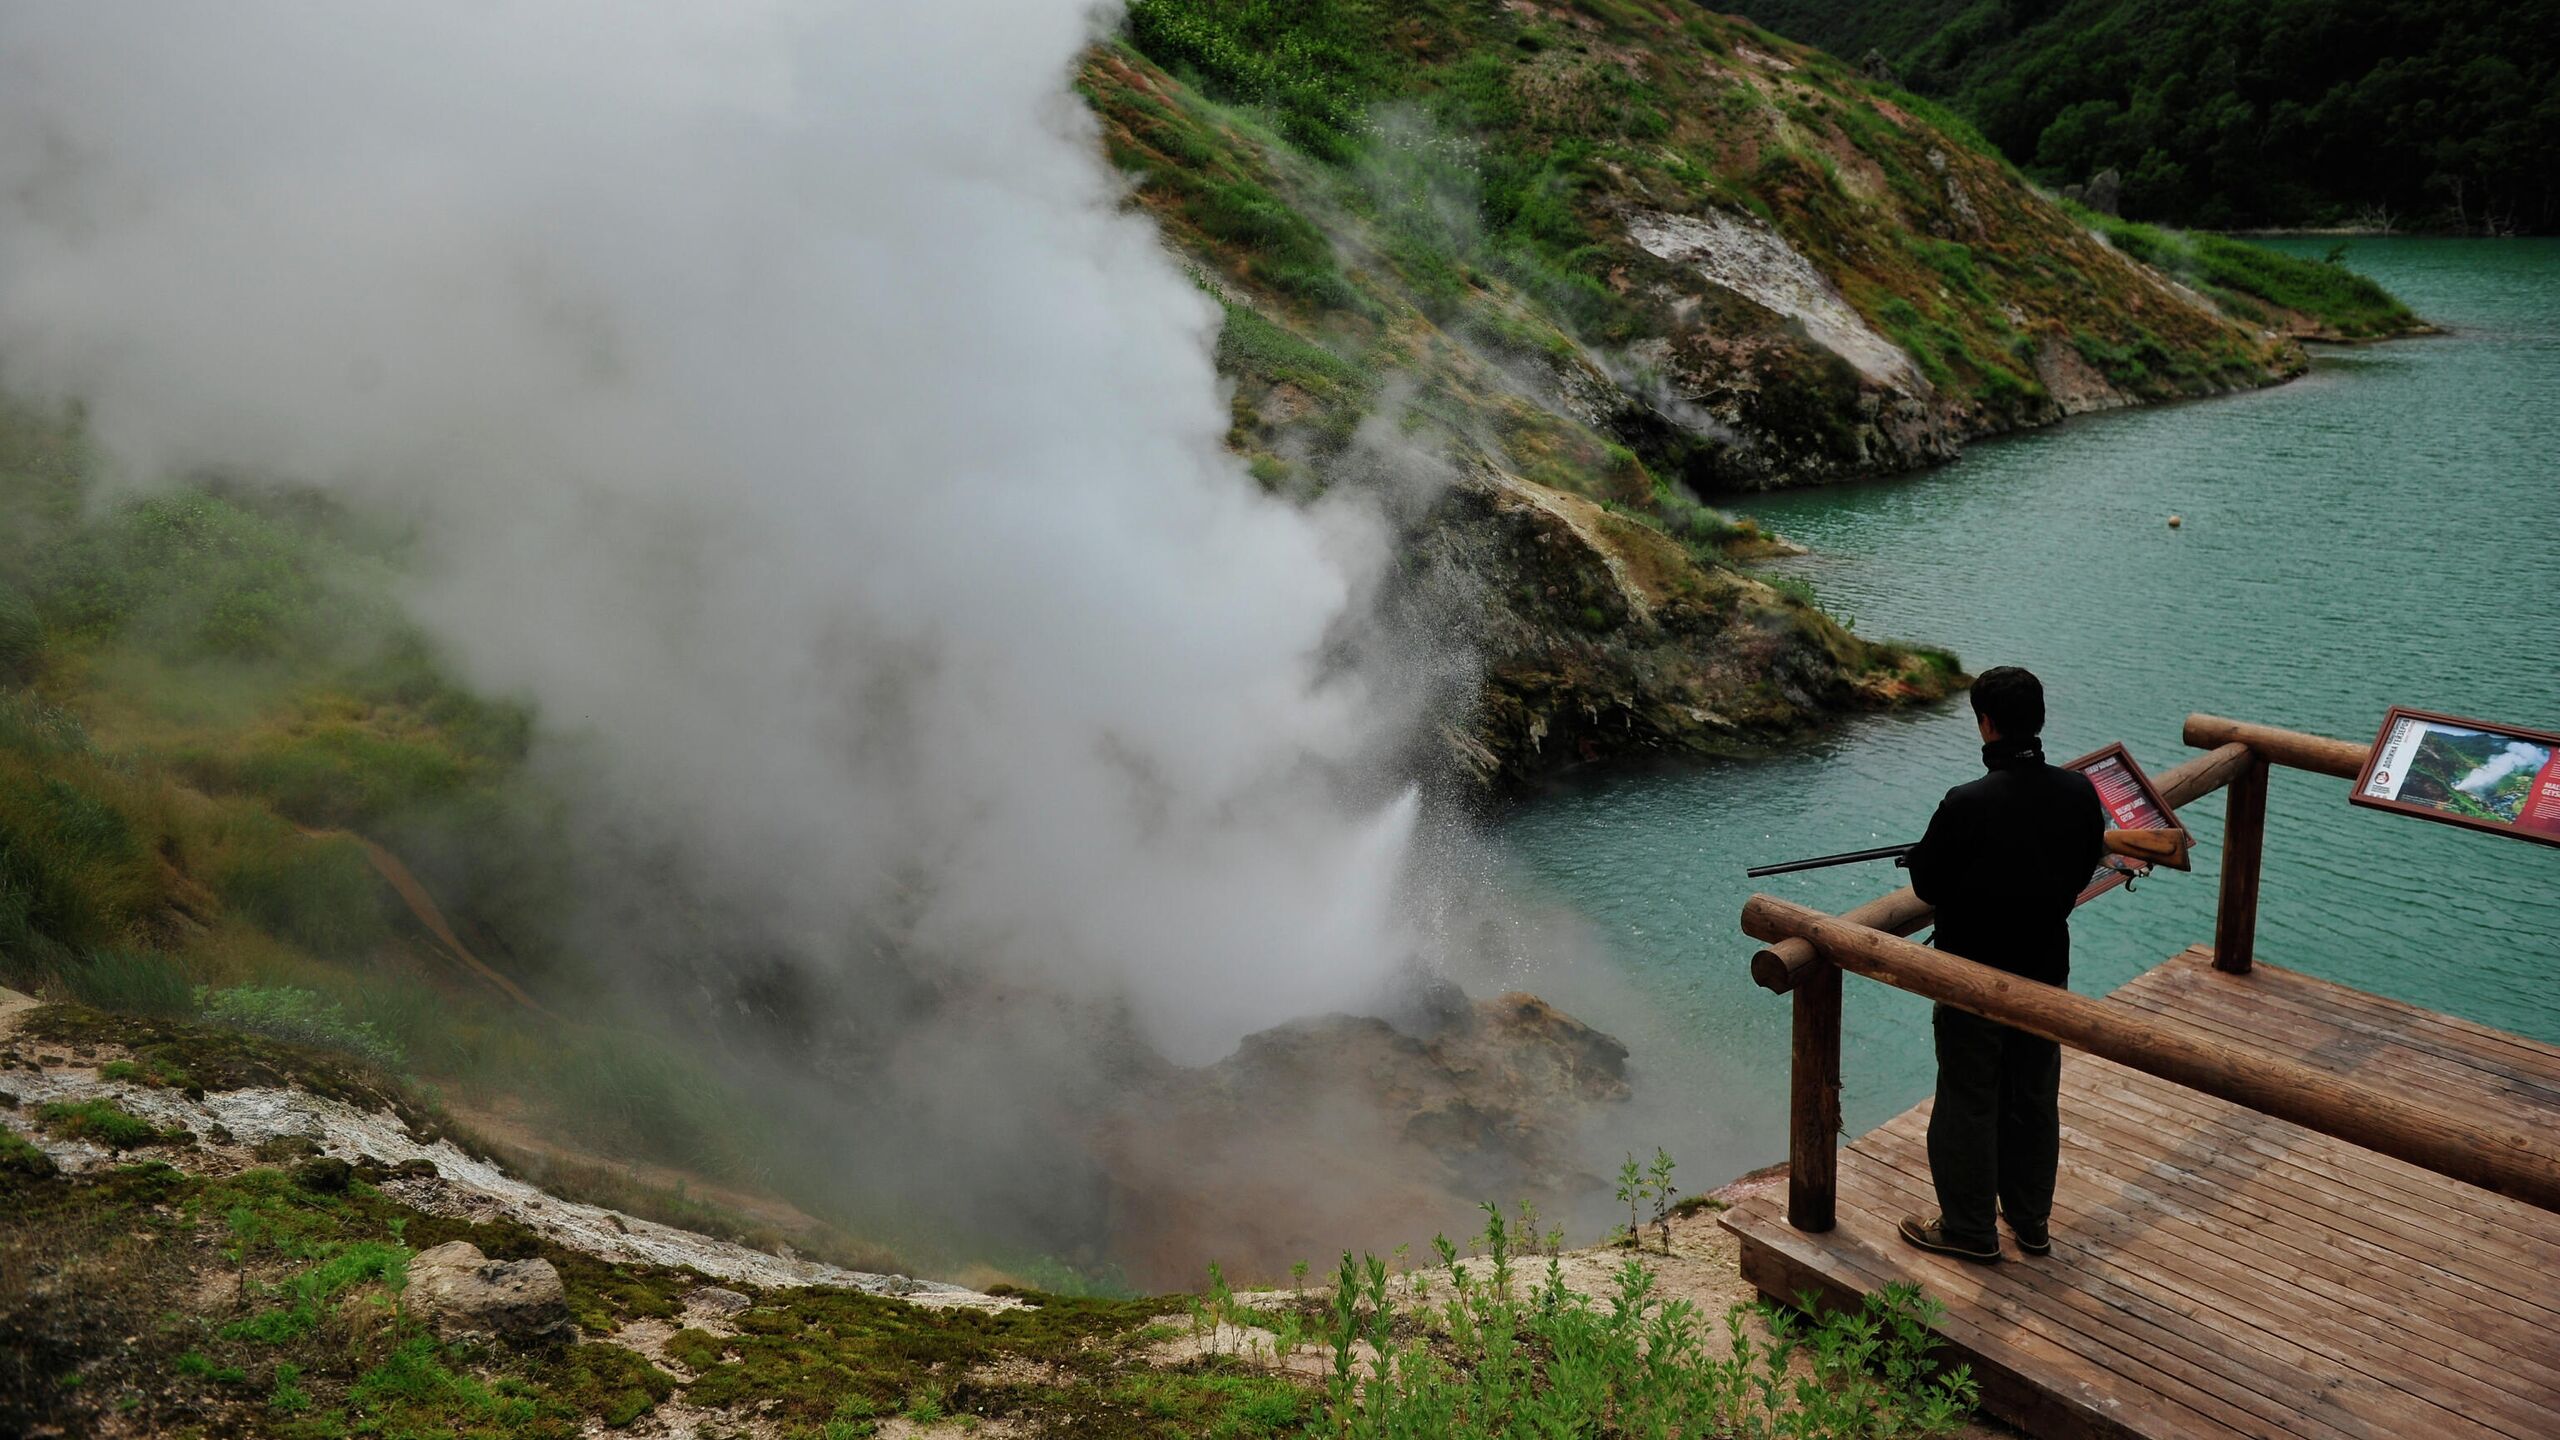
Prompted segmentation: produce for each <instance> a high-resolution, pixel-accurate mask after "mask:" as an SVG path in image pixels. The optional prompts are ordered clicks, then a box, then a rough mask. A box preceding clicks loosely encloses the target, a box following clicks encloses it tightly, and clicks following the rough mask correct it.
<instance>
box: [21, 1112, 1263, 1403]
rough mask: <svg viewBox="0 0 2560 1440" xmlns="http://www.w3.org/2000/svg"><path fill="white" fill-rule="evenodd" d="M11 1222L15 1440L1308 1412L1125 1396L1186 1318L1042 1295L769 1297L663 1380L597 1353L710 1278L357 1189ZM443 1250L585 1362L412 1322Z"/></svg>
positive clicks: (1176, 1372)
mask: <svg viewBox="0 0 2560 1440" xmlns="http://www.w3.org/2000/svg"><path fill="white" fill-rule="evenodd" d="M314 1175H316V1176H317V1177H319V1181H320V1183H315V1182H314V1178H312V1177H313V1176H314ZM332 1178H334V1179H335V1180H336V1182H337V1183H336V1184H335V1185H331V1184H329V1183H327V1181H328V1180H329V1179H332ZM0 1213H5V1216H6V1218H5V1219H0V1306H6V1307H8V1309H9V1312H10V1313H6V1314H0V1330H5V1331H6V1333H8V1334H9V1335H10V1336H11V1337H12V1341H13V1344H12V1345H11V1347H9V1349H8V1351H7V1352H6V1357H5V1358H0V1429H6V1430H7V1431H8V1432H9V1433H12V1434H19V1433H27V1432H29V1431H31V1430H34V1429H36V1428H37V1427H42V1426H62V1427H64V1429H65V1431H66V1432H67V1433H74V1434H78V1433H89V1432H90V1431H91V1430H92V1429H94V1427H95V1426H96V1425H97V1424H99V1423H101V1421H102V1419H103V1418H104V1417H108V1416H112V1417H115V1418H116V1421H117V1422H118V1423H120V1424H122V1425H124V1426H126V1427H127V1428H129V1429H131V1430H133V1431H134V1432H135V1433H149V1434H155V1435H170V1436H194V1435H201V1436H217V1435H244V1434H255V1435H274V1436H280V1437H290V1440H336V1437H341V1436H358V1435H362V1436H385V1437H426V1436H471V1437H480V1436H488V1437H497V1436H532V1437H541V1436H560V1437H565V1436H571V1435H577V1434H580V1433H587V1432H588V1431H589V1428H590V1427H591V1426H597V1425H600V1426H602V1427H605V1428H620V1427H625V1426H629V1425H631V1424H632V1423H633V1422H635V1421H637V1420H639V1419H641V1418H642V1417H643V1416H645V1415H647V1414H648V1413H649V1412H651V1411H652V1410H653V1409H655V1408H656V1407H658V1406H659V1405H661V1404H663V1403H666V1402H668V1401H670V1400H674V1401H677V1402H680V1403H682V1404H684V1405H686V1406H688V1407H690V1408H691V1410H692V1411H696V1412H707V1414H706V1415H705V1417H704V1418H705V1419H706V1420H707V1423H708V1425H709V1427H710V1429H711V1432H712V1433H718V1432H719V1430H720V1428H721V1427H722V1426H723V1425H724V1424H728V1425H734V1426H735V1427H736V1430H737V1433H741V1434H746V1433H753V1434H758V1435H766V1436H809V1437H820V1436H823V1437H827V1440H839V1437H851V1436H860V1435H867V1434H871V1433H873V1431H874V1429H875V1428H876V1427H877V1424H878V1423H879V1422H880V1421H883V1420H885V1419H888V1418H890V1417H895V1416H906V1417H910V1418H912V1419H933V1418H941V1417H950V1418H952V1419H955V1420H957V1419H960V1418H963V1417H965V1418H967V1419H968V1420H970V1421H972V1422H978V1421H984V1420H991V1419H995V1418H1000V1417H1004V1416H1008V1415H1016V1414H1037V1415H1039V1416H1041V1417H1044V1423H1050V1424H1053V1425H1062V1426H1063V1427H1064V1428H1063V1429H1052V1431H1051V1433H1060V1434H1074V1435H1091V1436H1141V1435H1150V1436H1151V1435H1162V1434H1185V1435H1202V1434H1224V1435H1234V1436H1253V1435H1268V1434H1281V1433H1294V1431H1295V1430H1296V1428H1297V1427H1298V1425H1299V1423H1300V1421H1301V1420H1302V1419H1303V1417H1304V1416H1305V1415H1306V1414H1308V1413H1309V1411H1310V1407H1311V1404H1312V1401H1311V1400H1310V1398H1309V1397H1308V1396H1307V1395H1305V1394H1304V1393H1302V1392H1301V1390H1300V1389H1299V1388H1298V1387H1297V1386H1295V1385H1291V1384H1288V1383H1285V1382H1282V1381H1278V1380H1274V1379H1272V1378H1270V1377H1268V1376H1264V1375H1257V1374H1254V1373H1251V1372H1250V1371H1248V1370H1246V1369H1245V1368H1244V1367H1242V1366H1241V1365H1238V1364H1234V1363H1230V1362H1220V1361H1216V1360H1203V1361H1200V1362H1197V1363H1194V1364H1190V1365H1187V1366H1183V1367H1177V1368H1174V1369H1168V1370H1156V1369H1150V1368H1144V1367H1141V1372H1142V1373H1131V1364H1132V1362H1131V1359H1130V1357H1129V1356H1128V1354H1126V1353H1125V1352H1126V1350H1127V1349H1128V1347H1129V1346H1131V1345H1134V1344H1137V1343H1140V1342H1141V1341H1142V1340H1144V1339H1148V1338H1153V1332H1150V1331H1149V1330H1148V1327H1149V1325H1150V1324H1151V1322H1152V1319H1153V1317H1155V1316H1157V1315H1159V1314H1161V1313H1163V1311H1164V1310H1165V1309H1166V1308H1167V1307H1166V1305H1165V1303H1163V1302H1148V1301H1136V1300H1095V1299H1071V1298H1063V1297H1047V1296H1043V1297H1036V1298H1037V1299H1038V1301H1039V1303H1037V1304H1036V1305H1030V1306H1026V1307H1025V1308H1020V1309H1015V1310H1008V1311H1003V1312H996V1313H988V1312H982V1311H976V1310H956V1309H954V1310H935V1309H926V1308H921V1307H918V1306H914V1305H910V1304H907V1303H905V1302H903V1301H898V1300H893V1299H887V1298H883V1297H880V1296H874V1295H866V1294H861V1293H858V1292H851V1291H834V1290H827V1289H806V1290H767V1291H759V1292H754V1293H753V1294H751V1296H750V1298H751V1299H752V1300H753V1302H754V1304H753V1306H752V1308H750V1309H748V1310H746V1311H745V1312H743V1314H741V1315H739V1316H738V1317H737V1318H736V1322H735V1327H734V1329H735V1333H728V1334H717V1335H715V1334H713V1333H711V1332H709V1331H706V1330H702V1329H699V1328H691V1329H686V1330H680V1331H677V1332H675V1333H674V1335H673V1337H672V1338H671V1339H669V1340H667V1342H666V1344H665V1347H664V1351H663V1354H664V1355H665V1357H666V1362H667V1363H665V1364H663V1365H662V1364H660V1363H657V1362H654V1361H652V1360H651V1359H649V1358H647V1357H645V1356H643V1355H642V1354H640V1353H637V1352H636V1351H634V1350H633V1349H630V1348H625V1347H623V1346H619V1345H615V1344H610V1343H594V1342H598V1341H601V1340H603V1339H604V1338H605V1337H609V1336H612V1335H614V1334H616V1332H618V1331H620V1330H622V1329H623V1328H624V1327H626V1326H629V1325H631V1324H632V1323H633V1322H635V1321H651V1320H657V1321H665V1320H669V1319H671V1318H672V1317H676V1316H678V1315H680V1314H681V1313H682V1308H683V1298H684V1296H685V1295H686V1294H688V1293H689V1292H691V1291H693V1290H695V1289H697V1288H699V1287H701V1286H702V1285H704V1284H705V1283H706V1282H705V1281H704V1279H703V1277H701V1276H699V1275H697V1274H694V1273H692V1272H690V1271H685V1270H680V1269H668V1268H663V1267H651V1266H638V1265H611V1264H606V1263H604V1262H602V1261H599V1260H596V1259H595V1258H593V1257H591V1256H587V1255H584V1254H581V1253H579V1252H577V1251H574V1250H568V1249H564V1248H562V1247H560V1246H557V1245H553V1244H551V1243H549V1242H547V1241H545V1240H543V1239H542V1238H541V1237H539V1236H537V1235H535V1234H534V1233H533V1232H531V1231H528V1230H525V1229H524V1228H523V1227H521V1226H516V1225H513V1224H509V1223H497V1224H475V1223H471V1222H467V1221H463V1220H456V1219H449V1218H443V1217H439V1216H435V1215H431V1214H427V1213H424V1212H421V1211H417V1210H414V1209H411V1208H409V1207H406V1206H404V1205H401V1204H399V1203H398V1202H396V1201H393V1200H391V1199H388V1198H386V1197H385V1196H384V1195H383V1194H382V1193H381V1192H380V1191H378V1190H377V1189H375V1188H374V1187H373V1186H371V1185H369V1184H367V1183H365V1182H364V1181H362V1180H360V1179H357V1180H349V1179H346V1178H344V1176H343V1172H341V1173H340V1174H339V1175H337V1176H335V1177H331V1176H329V1175H328V1172H326V1171H318V1172H311V1171H306V1172H302V1173H300V1174H297V1173H289V1172H287V1171H285V1170H282V1169H263V1168H261V1169H251V1170H246V1171H242V1172H239V1173H236V1174H232V1175H228V1176H223V1177H219V1178H206V1177H201V1176H193V1175H189V1174H186V1173H184V1172H182V1171H180V1170H178V1169H175V1168H173V1167H171V1166H169V1165H167V1164H165V1163H157V1162H151V1161H145V1162H143V1163H138V1164H130V1165H124V1166H121V1167H118V1168H114V1169H111V1170H108V1171H106V1172H104V1173H100V1174H93V1175H90V1176H85V1177H79V1178H72V1177H66V1176H59V1175H52V1176H31V1175H26V1174H22V1173H19V1172H17V1171H14V1170H11V1169H9V1168H8V1167H6V1166H0ZM449 1240H465V1241H469V1242H470V1243H472V1244H474V1245H476V1246H478V1247H479V1248H480V1249H481V1250H482V1251H483V1252H484V1253H486V1254H488V1255H490V1256H492V1257H495V1258H502V1259H525V1258H537V1257H538V1258H541V1259H545V1260H548V1261H550V1262H551V1263H552V1264H553V1265H554V1266H555V1267H556V1268H557V1269H558V1271H559V1273H560V1276H561V1279H562V1281H563V1284H564V1286H565V1288H566V1291H567V1295H568V1302H569V1308H570V1312H571V1314H572V1315H573V1316H574V1317H575V1321H576V1325H577V1328H578V1330H579V1332H580V1335H581V1337H582V1339H583V1340H585V1341H586V1342H589V1343H574V1344H566V1343H564V1344H557V1345H548V1346H536V1347H533V1348H530V1349H524V1348H515V1347H509V1346H492V1345H486V1344H447V1343H444V1342H442V1341H439V1340H438V1339H436V1338H435V1336H433V1335H432V1334H430V1333H429V1332H428V1331H427V1330H425V1329H424V1328H423V1327H422V1326H421V1324H420V1323H419V1322H418V1321H417V1320H415V1319H414V1318H412V1317H411V1316H410V1315H408V1314H407V1313H406V1312H405V1311H403V1310H402V1309H401V1307H400V1305H399V1303H398V1302H399V1295H400V1292H401V1289H402V1287H403V1284H404V1282H405V1266H406V1263H407V1261H408V1259H409V1257H410V1256H412V1255H413V1254H415V1253H417V1252H418V1251H420V1250H423V1249H426V1248H429V1247H432V1246H435V1245H439V1244H442V1243H444V1242H446V1241H449Z"/></svg>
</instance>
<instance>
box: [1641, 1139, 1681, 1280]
mask: <svg viewBox="0 0 2560 1440" xmlns="http://www.w3.org/2000/svg"><path fill="white" fill-rule="evenodd" d="M1673 1168H1674V1166H1673V1165H1672V1161H1671V1152H1670V1151H1668V1150H1664V1149H1662V1148H1660V1147H1658V1146H1657V1147H1656V1148H1655V1150H1654V1152H1653V1165H1652V1167H1651V1168H1650V1169H1648V1170H1647V1171H1646V1172H1645V1182H1646V1187H1645V1188H1646V1189H1647V1190H1648V1191H1649V1192H1650V1193H1651V1194H1652V1196H1653V1223H1654V1224H1655V1225H1656V1226H1658V1227H1659V1228H1660V1229H1661V1231H1662V1253H1663V1254H1665V1255H1668V1254H1670V1253H1671V1197H1672V1196H1674V1195H1677V1194H1679V1193H1680V1192H1679V1189H1678V1187H1676V1186H1674V1185H1673V1184H1672V1183H1671V1172H1672V1170H1673Z"/></svg>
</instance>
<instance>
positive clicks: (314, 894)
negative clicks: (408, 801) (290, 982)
mask: <svg viewBox="0 0 2560 1440" xmlns="http://www.w3.org/2000/svg"><path fill="white" fill-rule="evenodd" d="M198 847H199V848H200V850H201V852H202V854H201V873H202V874H203V875H204V877H205V879H206V880H207V882H208V883H210V884H211V885H212V887H213V890H214V893H215V894H217V895H219V896H221V897H222V903H223V905H224V907H225V908H226V909H228V910H230V911H232V912H233V913H235V914H238V915H240V916H242V917H243V918H245V919H247V920H249V921H251V922H252V923H254V924H256V925H257V926H258V927H259V928H261V929H263V930H266V931H267V932H269V933H271V934H273V935H275V936H277V937H279V938H281V939H283V940H286V941H288V942H290V943H292V944H295V945H298V946H301V947H302V948H303V949H305V950H308V951H310V952H311V953H312V954H314V955H320V956H326V957H346V956H354V955H361V954H363V953H365V952H367V951H369V950H371V949H372V948H373V947H375V946H377V945H379V944H381V943H382V942H383V941H384V940H386V939H388V938H390V934H391V924H390V920H389V918H388V916H387V914H386V911H385V906H384V903H383V886H382V881H381V878H380V877H379V876H377V875H376V874H375V873H374V870H373V862H372V861H370V860H368V859H367V858H366V857H365V853H364V849H363V847H362V846H360V845H358V844H357V843H356V842H355V841H353V840H350V839H348V838H346V837H344V836H319V837H315V836H305V835H302V834H300V833H298V832H297V831H295V829H294V828H293V827H292V826H291V825H288V824H286V823H285V822H284V821H282V820H279V819H277V818H276V817H275V816H274V815H273V814H271V813H270V812H268V811H266V810H263V809H260V808H258V807H256V806H255V805H253V804H246V803H235V804H233V805H230V806H228V807H226V808H225V810H224V811H223V813H222V814H221V816H220V817H219V819H218V820H217V821H216V822H215V823H214V824H212V825H210V826H208V827H207V829H206V831H205V833H204V835H203V836H202V837H201V838H200V840H199V841H198Z"/></svg>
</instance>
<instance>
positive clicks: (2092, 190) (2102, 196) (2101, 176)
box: [2084, 165, 2124, 215]
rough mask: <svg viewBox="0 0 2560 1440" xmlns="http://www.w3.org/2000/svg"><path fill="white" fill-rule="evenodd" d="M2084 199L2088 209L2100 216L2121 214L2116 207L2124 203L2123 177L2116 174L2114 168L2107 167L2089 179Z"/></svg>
mask: <svg viewBox="0 0 2560 1440" xmlns="http://www.w3.org/2000/svg"><path fill="white" fill-rule="evenodd" d="M2084 198H2085V201H2086V203H2087V204H2088V206H2089V208H2090V209H2092V210H2095V211H2097V212H2098V213H2099V214H2101V215H2115V214H2119V213H2121V212H2120V211H2119V210H2118V209H2117V207H2118V206H2119V205H2121V204H2123V203H2124V177H2123V176H2122V175H2119V174H2117V173H2116V168H2115V167H2114V166H2112V165H2110V166H2108V167H2107V168H2106V169H2104V170H2101V171H2099V172H2098V173H2097V174H2095V175H2092V176H2090V177H2089V188H2088V190H2087V191H2085V192H2084Z"/></svg>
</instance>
